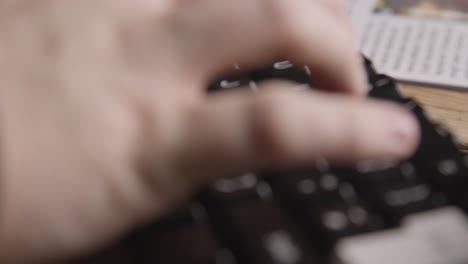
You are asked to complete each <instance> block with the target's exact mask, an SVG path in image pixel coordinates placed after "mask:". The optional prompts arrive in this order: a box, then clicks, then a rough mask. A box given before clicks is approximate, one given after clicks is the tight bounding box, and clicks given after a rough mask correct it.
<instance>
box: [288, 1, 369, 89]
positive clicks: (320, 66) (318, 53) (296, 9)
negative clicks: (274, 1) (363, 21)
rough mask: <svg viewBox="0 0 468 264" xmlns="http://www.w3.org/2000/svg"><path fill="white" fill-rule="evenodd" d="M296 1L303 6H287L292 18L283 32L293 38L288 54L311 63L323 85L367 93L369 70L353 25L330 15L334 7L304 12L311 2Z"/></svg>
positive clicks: (313, 73) (319, 83)
mask: <svg viewBox="0 0 468 264" xmlns="http://www.w3.org/2000/svg"><path fill="white" fill-rule="evenodd" d="M296 2H298V3H299V2H301V3H302V5H300V4H297V5H286V4H285V5H284V6H285V7H284V9H289V10H287V11H285V12H286V13H287V14H286V15H287V16H289V17H291V18H292V19H290V20H289V23H285V29H284V31H283V32H284V34H285V37H284V38H285V39H289V40H290V41H291V46H289V48H288V49H287V54H289V55H290V56H291V57H292V58H294V59H296V60H299V61H301V62H303V63H306V64H307V65H309V66H310V69H311V71H312V77H313V80H314V83H315V84H316V85H317V86H318V87H319V88H323V89H329V90H341V91H348V92H350V93H353V94H359V95H363V94H365V92H366V88H365V87H366V85H365V83H366V77H365V72H364V69H363V66H362V59H361V57H360V55H359V54H358V52H357V47H356V45H355V44H356V41H355V37H354V35H353V33H352V31H351V30H350V26H349V24H348V23H347V22H344V21H345V20H344V19H337V16H336V15H330V12H327V11H328V10H329V9H330V8H328V9H327V8H323V9H321V8H316V9H315V11H314V12H304V11H303V10H304V8H305V6H306V5H307V1H296ZM305 10H307V9H305ZM311 13H312V14H311ZM312 16H313V17H312Z"/></svg>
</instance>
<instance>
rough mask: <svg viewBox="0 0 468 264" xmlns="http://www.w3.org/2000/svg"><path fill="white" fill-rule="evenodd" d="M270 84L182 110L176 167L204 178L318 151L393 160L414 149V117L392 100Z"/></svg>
mask: <svg viewBox="0 0 468 264" xmlns="http://www.w3.org/2000/svg"><path fill="white" fill-rule="evenodd" d="M277 85H278V83H275V84H273V85H272V84H270V86H271V87H270V88H269V89H266V92H262V93H259V94H257V95H255V96H252V94H250V93H245V92H240V91H233V92H226V94H223V93H222V94H219V95H214V96H212V97H211V98H209V99H208V102H207V103H206V104H203V105H200V106H198V107H197V108H195V109H193V110H192V111H191V112H190V113H188V114H187V116H186V118H185V121H184V126H183V127H184V129H183V131H185V133H183V136H182V138H183V139H182V140H181V141H180V142H181V146H182V147H183V150H184V152H183V153H182V154H180V156H182V157H184V158H183V159H181V160H183V161H184V162H181V164H179V165H180V166H179V167H182V168H184V169H187V170H189V171H191V172H192V174H194V173H195V172H196V173H195V174H199V175H203V176H202V177H208V178H212V177H216V176H224V175H226V174H228V175H229V174H230V173H240V172H245V171H251V170H257V169H264V168H271V167H278V166H281V167H283V166H286V167H289V166H300V165H307V164H311V163H312V162H314V160H316V159H318V158H326V159H329V160H331V161H334V162H342V163H348V162H356V161H359V160H367V159H377V158H385V159H401V158H405V157H408V155H410V154H411V153H412V152H413V151H414V150H415V148H416V145H417V141H418V128H417V125H416V122H415V120H414V118H413V117H412V116H411V115H410V114H409V113H407V112H406V111H405V110H404V109H402V108H400V107H399V106H395V105H393V104H390V103H383V102H377V101H363V100H358V99H353V98H351V97H346V96H343V95H331V94H322V93H310V92H300V93H299V92H288V91H284V90H283V89H277V87H275V86H277ZM282 86H283V87H284V85H282ZM181 149H182V148H181Z"/></svg>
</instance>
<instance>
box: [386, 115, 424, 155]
mask: <svg viewBox="0 0 468 264" xmlns="http://www.w3.org/2000/svg"><path fill="white" fill-rule="evenodd" d="M394 108H395V109H393V110H392V111H391V114H390V116H389V120H388V125H389V126H390V130H389V131H391V137H392V139H393V142H394V143H396V144H398V145H397V146H396V147H397V148H398V149H399V150H400V151H401V152H404V153H407V152H408V151H414V149H415V148H416V146H417V143H418V139H419V124H418V122H417V120H416V118H415V117H414V116H413V115H411V113H409V112H408V111H406V110H404V109H401V108H400V107H394Z"/></svg>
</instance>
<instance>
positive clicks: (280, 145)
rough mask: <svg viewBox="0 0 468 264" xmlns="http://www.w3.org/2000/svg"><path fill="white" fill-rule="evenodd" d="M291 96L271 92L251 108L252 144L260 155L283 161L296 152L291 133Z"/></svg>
mask: <svg viewBox="0 0 468 264" xmlns="http://www.w3.org/2000/svg"><path fill="white" fill-rule="evenodd" d="M289 106H290V98H288V97H287V96H284V95H282V94H279V93H271V94H268V95H265V96H263V97H262V98H261V99H258V100H257V101H256V102H255V103H254V106H253V108H252V110H251V117H252V119H251V121H252V127H253V129H252V133H253V135H252V137H251V138H252V141H253V142H252V145H253V146H254V149H255V151H256V152H257V154H258V155H262V156H264V157H269V159H272V160H273V161H278V162H280V161H282V160H283V159H285V158H287V157H288V156H290V155H292V153H294V149H293V147H292V146H293V144H292V142H291V134H290V133H289V132H290V131H289V126H288V120H289V118H290V117H289V116H288V113H289V111H288V110H289V108H290V107H289Z"/></svg>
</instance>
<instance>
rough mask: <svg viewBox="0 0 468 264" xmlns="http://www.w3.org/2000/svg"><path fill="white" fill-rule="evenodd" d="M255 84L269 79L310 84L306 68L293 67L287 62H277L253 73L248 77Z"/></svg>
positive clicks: (308, 71)
mask: <svg viewBox="0 0 468 264" xmlns="http://www.w3.org/2000/svg"><path fill="white" fill-rule="evenodd" d="M249 76H250V77H251V78H252V80H254V81H255V82H261V81H265V80H271V79H282V80H290V81H293V82H297V83H298V84H310V70H309V68H308V67H307V66H299V65H294V64H293V63H292V62H291V61H289V60H278V61H276V62H274V63H272V65H271V66H270V67H267V68H264V69H261V70H257V71H254V72H252V73H250V75H249Z"/></svg>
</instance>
